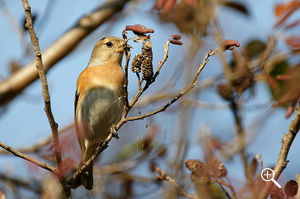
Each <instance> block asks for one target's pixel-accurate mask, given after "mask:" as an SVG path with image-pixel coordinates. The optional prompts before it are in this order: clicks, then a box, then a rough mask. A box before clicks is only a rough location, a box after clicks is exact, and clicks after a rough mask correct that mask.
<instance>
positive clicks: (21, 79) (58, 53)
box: [0, 0, 130, 106]
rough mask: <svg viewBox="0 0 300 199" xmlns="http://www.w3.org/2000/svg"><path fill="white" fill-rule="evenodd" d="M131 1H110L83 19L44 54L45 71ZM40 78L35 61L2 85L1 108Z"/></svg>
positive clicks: (0, 91) (0, 89) (0, 86)
mask: <svg viewBox="0 0 300 199" xmlns="http://www.w3.org/2000/svg"><path fill="white" fill-rule="evenodd" d="M129 1H130V0H108V1H106V3H104V4H103V5H102V6H100V7H99V8H98V9H96V10H95V11H94V12H92V13H90V14H88V15H86V16H84V17H83V18H81V19H80V20H79V21H78V23H77V24H76V25H75V26H73V27H72V28H70V30H69V31H68V32H66V33H65V34H64V35H62V36H61V37H60V38H59V39H58V40H57V41H56V42H55V43H54V44H52V46H50V47H49V48H48V49H47V50H45V52H43V61H44V70H45V72H47V71H48V70H49V69H51V67H53V66H54V65H55V64H56V63H57V62H59V61H60V60H62V59H63V58H64V57H65V56H67V55H68V54H69V53H70V52H72V51H73V50H74V49H75V47H76V46H77V45H78V44H79V43H80V42H81V41H82V40H83V39H84V38H85V37H87V36H88V35H89V34H90V33H91V32H92V31H94V30H95V29H96V28H97V27H99V26H100V25H102V24H103V23H104V22H106V21H107V20H109V19H110V18H111V17H112V16H113V15H114V14H116V13H118V12H119V11H121V10H122V9H123V7H124V6H125V5H126V3H127V2H129ZM37 78H38V73H37V71H36V69H35V60H33V61H32V62H30V63H29V64H28V65H27V66H25V67H23V68H22V69H20V70H19V71H17V72H15V73H13V74H12V75H11V76H10V77H9V78H7V79H5V80H3V81H2V82H1V83H0V106H1V105H4V104H7V103H8V102H9V101H11V100H12V99H14V98H15V97H16V96H17V95H18V94H20V93H21V92H22V91H23V90H24V89H25V88H26V87H27V86H28V85H30V84H31V83H32V82H34V81H35V80H36V79H37Z"/></svg>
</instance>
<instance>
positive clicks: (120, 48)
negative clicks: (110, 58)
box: [116, 42, 132, 53]
mask: <svg viewBox="0 0 300 199" xmlns="http://www.w3.org/2000/svg"><path fill="white" fill-rule="evenodd" d="M125 48H127V49H128V48H132V46H130V45H128V44H127V45H125V42H121V43H120V44H119V45H118V46H117V48H116V52H117V53H122V52H124V51H125Z"/></svg>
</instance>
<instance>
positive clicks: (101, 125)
mask: <svg viewBox="0 0 300 199" xmlns="http://www.w3.org/2000/svg"><path fill="white" fill-rule="evenodd" d="M124 48H125V43H124V41H123V40H122V39H121V38H118V37H104V38H102V39H101V40H99V41H98V42H97V43H96V45H95V47H94V49H93V52H92V55H91V59H90V62H89V64H88V66H87V68H86V69H85V70H84V71H82V73H81V74H80V76H79V78H78V80H77V90H76V96H75V127H76V132H77V138H78V142H79V145H80V148H81V164H84V163H85V162H86V161H88V160H89V158H90V157H91V156H92V155H93V154H94V152H95V151H96V148H97V147H98V146H99V144H101V142H103V141H104V140H105V139H106V137H107V136H108V135H109V133H110V128H111V127H112V126H113V125H114V124H116V123H118V122H119V120H120V119H121V116H122V113H123V108H124V93H125V90H124V87H123V85H124V82H125V74H124V71H123V69H122V65H121V64H122V58H123V54H124ZM80 180H81V184H82V185H83V186H84V187H85V188H86V189H88V190H91V189H92V188H93V163H92V164H90V165H89V166H88V167H87V169H86V170H85V171H83V172H82V174H81V177H80Z"/></svg>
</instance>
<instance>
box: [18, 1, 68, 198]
mask: <svg viewBox="0 0 300 199" xmlns="http://www.w3.org/2000/svg"><path fill="white" fill-rule="evenodd" d="M22 3H23V7H24V10H25V15H26V25H25V27H26V28H27V29H28V32H29V35H30V38H31V42H32V45H33V48H34V52H35V58H36V68H37V70H38V74H39V77H40V80H41V83H42V92H43V97H44V102H45V107H44V110H45V112H46V115H47V118H48V121H49V124H50V127H51V131H52V137H53V146H54V153H55V157H56V170H55V172H54V173H55V174H56V175H57V177H58V178H59V180H60V182H61V184H62V186H63V188H64V191H65V192H64V193H65V196H66V198H71V191H70V189H66V187H67V181H66V179H65V178H64V174H63V172H62V171H61V170H60V168H61V163H62V159H61V149H60V144H59V137H58V130H57V128H58V125H57V123H56V122H55V119H54V116H53V113H52V110H51V102H50V94H49V90H48V83H47V78H46V73H45V70H44V66H43V61H42V54H41V51H40V47H39V42H38V38H37V37H36V34H35V31H34V28H33V24H32V16H31V7H30V5H29V3H28V1H27V0H22Z"/></svg>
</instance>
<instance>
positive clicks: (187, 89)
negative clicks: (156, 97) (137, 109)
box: [125, 48, 219, 122]
mask: <svg viewBox="0 0 300 199" xmlns="http://www.w3.org/2000/svg"><path fill="white" fill-rule="evenodd" d="M218 50H219V48H217V49H216V50H215V51H213V52H211V51H210V52H208V53H207V54H206V56H205V58H204V60H203V62H202V64H201V65H200V66H199V68H198V70H197V72H196V73H195V75H194V78H193V80H192V82H191V84H190V85H189V86H188V87H187V88H185V89H184V90H183V91H181V92H180V93H179V94H178V95H177V96H176V97H174V98H173V99H172V100H170V101H169V102H168V103H167V104H165V105H164V106H163V107H162V108H160V109H157V110H155V111H152V112H150V113H147V114H144V115H141V116H136V117H129V118H126V119H125V122H128V121H134V120H142V119H144V118H146V117H149V116H152V115H155V114H157V113H160V112H162V111H165V110H166V109H167V108H168V107H169V106H171V105H172V104H173V103H174V102H176V101H177V100H178V99H180V98H181V97H182V96H183V95H185V94H186V93H187V92H189V91H190V90H191V89H192V88H194V87H195V85H196V84H197V83H198V80H197V78H198V76H199V74H200V72H201V71H202V70H203V68H204V67H205V65H206V64H207V62H208V61H209V59H208V58H209V57H210V56H212V55H214V54H216V52H217V51H218ZM166 57H167V56H166ZM158 71H159V70H158Z"/></svg>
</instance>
